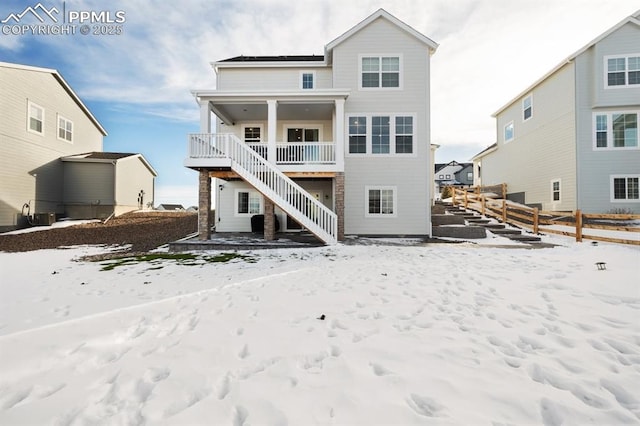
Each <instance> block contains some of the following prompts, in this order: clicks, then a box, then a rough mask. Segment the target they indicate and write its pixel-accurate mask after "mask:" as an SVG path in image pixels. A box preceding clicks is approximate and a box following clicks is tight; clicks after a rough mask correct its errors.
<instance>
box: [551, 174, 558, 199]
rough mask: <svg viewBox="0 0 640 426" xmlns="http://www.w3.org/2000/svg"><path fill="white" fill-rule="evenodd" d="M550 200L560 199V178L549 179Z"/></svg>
mask: <svg viewBox="0 0 640 426" xmlns="http://www.w3.org/2000/svg"><path fill="white" fill-rule="evenodd" d="M551 201H553V202H558V201H560V179H556V180H552V181H551Z"/></svg>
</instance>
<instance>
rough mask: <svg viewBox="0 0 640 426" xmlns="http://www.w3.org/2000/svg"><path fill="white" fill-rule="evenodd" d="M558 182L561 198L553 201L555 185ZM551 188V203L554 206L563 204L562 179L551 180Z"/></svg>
mask: <svg viewBox="0 0 640 426" xmlns="http://www.w3.org/2000/svg"><path fill="white" fill-rule="evenodd" d="M556 182H557V183H558V195H559V197H558V199H557V200H554V199H553V193H554V190H553V184H554V183H556ZM550 188H551V203H552V204H558V203H561V202H562V179H551V185H550Z"/></svg>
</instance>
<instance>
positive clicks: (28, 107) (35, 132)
mask: <svg viewBox="0 0 640 426" xmlns="http://www.w3.org/2000/svg"><path fill="white" fill-rule="evenodd" d="M32 106H35V107H36V108H40V110H42V132H38V131H37V130H33V129H32V128H31V107H32ZM44 124H45V110H44V107H42V106H40V105H38V104H37V103H35V102H31V101H27V132H29V133H33V134H34V135H39V136H44V128H45V125H44ZM57 124H58V123H56V129H57V128H58V126H57Z"/></svg>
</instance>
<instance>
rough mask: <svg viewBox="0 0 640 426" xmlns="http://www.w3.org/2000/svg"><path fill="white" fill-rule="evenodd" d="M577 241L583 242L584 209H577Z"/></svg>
mask: <svg viewBox="0 0 640 426" xmlns="http://www.w3.org/2000/svg"><path fill="white" fill-rule="evenodd" d="M576 241H577V242H579V243H581V242H582V211H581V210H580V209H578V210H576Z"/></svg>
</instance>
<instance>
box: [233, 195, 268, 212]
mask: <svg viewBox="0 0 640 426" xmlns="http://www.w3.org/2000/svg"><path fill="white" fill-rule="evenodd" d="M236 194H237V203H236V205H237V210H236V213H237V214H238V215H254V214H260V213H262V196H260V194H259V193H258V192H255V191H238V192H236Z"/></svg>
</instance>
